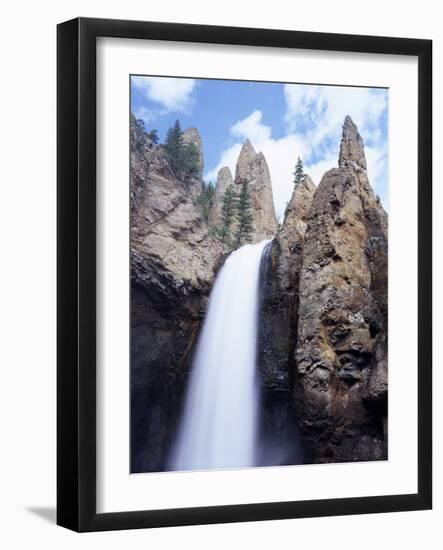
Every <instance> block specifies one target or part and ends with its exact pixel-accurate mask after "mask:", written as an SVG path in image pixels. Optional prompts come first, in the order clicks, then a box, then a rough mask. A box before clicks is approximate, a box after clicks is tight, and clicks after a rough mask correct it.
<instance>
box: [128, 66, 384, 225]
mask: <svg viewBox="0 0 443 550" xmlns="http://www.w3.org/2000/svg"><path fill="white" fill-rule="evenodd" d="M387 107H388V91H387V90H384V89H375V88H351V87H340V86H320V85H304V84H280V83H270V82H248V81H235V80H232V81H230V80H205V79H187V78H168V77H145V76H133V77H131V110H132V112H133V113H134V114H135V116H136V117H137V118H141V119H143V120H144V122H145V126H146V128H147V129H148V130H150V129H152V128H155V129H157V131H158V133H159V137H160V140H161V141H163V140H164V138H165V136H166V132H167V131H168V128H170V127H171V126H172V125H173V123H174V122H175V120H176V119H179V120H180V122H181V125H182V128H187V127H189V126H195V127H196V128H197V129H198V130H199V132H200V135H201V137H202V140H203V148H204V162H205V171H204V177H205V179H206V181H215V180H216V177H217V172H218V170H219V169H220V168H221V167H222V166H229V167H230V168H231V170H232V172H233V174H234V172H235V163H236V160H237V157H238V154H239V152H240V149H241V146H242V144H243V143H244V141H245V139H246V138H249V139H250V141H251V142H252V144H253V145H254V147H255V149H256V150H257V152H258V151H263V153H264V155H265V157H266V160H267V162H268V165H269V169H270V172H271V179H272V186H273V195H274V203H275V207H276V211H277V217H278V218H279V219H281V217H282V215H283V212H284V209H285V207H286V203H287V201H288V200H289V199H290V197H291V194H292V189H293V183H292V171H293V169H294V165H295V162H296V160H297V157H298V156H300V157H301V158H302V159H303V162H304V166H305V172H307V173H308V174H310V175H311V177H312V178H313V180H314V182H315V184H317V185H318V183H319V182H320V179H321V176H322V175H323V174H324V172H326V170H328V169H329V168H332V167H334V166H337V159H338V150H339V146H340V138H341V127H342V124H343V120H344V118H345V116H346V115H347V114H349V115H350V116H351V117H352V118H353V120H354V122H355V123H356V124H357V126H358V127H359V131H360V134H361V135H362V137H363V139H364V141H365V151H366V157H367V161H368V174H369V178H370V181H371V184H372V187H373V188H374V190H375V192H376V193H377V194H378V195H379V196H380V198H381V200H382V202H383V204H384V206H385V208H386V209H388V204H387V196H388V192H387Z"/></svg>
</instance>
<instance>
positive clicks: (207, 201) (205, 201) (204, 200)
mask: <svg viewBox="0 0 443 550" xmlns="http://www.w3.org/2000/svg"><path fill="white" fill-rule="evenodd" d="M214 193H215V185H214V184H213V183H211V182H210V183H205V182H203V183H202V190H201V193H200V195H199V196H198V197H197V201H196V202H197V205H198V206H199V207H200V210H201V213H202V215H203V218H204V219H205V221H206V222H207V221H208V219H209V210H210V208H211V204H212V199H213V197H214Z"/></svg>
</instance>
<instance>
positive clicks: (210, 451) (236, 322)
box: [171, 241, 269, 470]
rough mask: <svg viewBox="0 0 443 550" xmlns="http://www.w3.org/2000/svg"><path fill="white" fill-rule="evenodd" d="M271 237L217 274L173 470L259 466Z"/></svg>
mask: <svg viewBox="0 0 443 550" xmlns="http://www.w3.org/2000/svg"><path fill="white" fill-rule="evenodd" d="M268 242H269V241H262V242H260V243H258V244H254V245H245V246H243V247H241V248H239V249H238V250H236V251H235V252H233V253H232V254H231V255H230V256H229V257H228V259H227V260H226V262H225V264H224V266H223V268H222V269H221V271H220V273H219V275H218V276H217V279H216V281H215V284H214V288H213V290H212V292H211V295H210V298H209V304H208V311H207V314H206V318H205V321H204V323H203V329H202V332H201V334H200V338H199V341H198V344H197V349H196V354H195V357H194V362H193V365H192V371H191V378H190V382H189V386H188V390H187V396H186V402H185V409H184V416H183V419H182V423H181V426H180V429H179V433H178V437H177V442H176V444H175V447H174V449H173V452H172V461H171V462H172V463H171V469H173V470H203V469H210V468H244V467H248V466H254V465H255V451H256V437H257V417H258V411H257V408H258V405H257V403H258V390H257V381H256V355H257V324H258V304H259V273H260V260H261V256H262V253H263V250H264V248H265V246H266V244H267V243H268Z"/></svg>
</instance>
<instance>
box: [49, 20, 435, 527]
mask: <svg viewBox="0 0 443 550" xmlns="http://www.w3.org/2000/svg"><path fill="white" fill-rule="evenodd" d="M431 77H432V43H431V41H429V40H415V39H407V38H387V37H373V36H352V35H338V34H322V33H306V32H295V31H285V30H264V29H253V28H235V27H232V28H231V27H217V26H199V25H182V24H172V23H149V22H138V21H117V20H105V19H83V18H80V19H75V20H72V21H68V22H65V23H61V24H60V25H59V26H58V104H57V106H58V127H57V134H58V155H57V156H58V169H57V179H58V386H57V392H58V398H57V403H58V432H57V442H58V472H57V478H58V505H57V522H58V524H59V525H62V526H64V527H67V528H70V529H73V530H76V531H98V530H111V529H130V528H143V527H161V526H174V525H187V524H208V523H221V522H238V521H255V520H270V519H284V518H299V517H313V516H325V515H344V514H363V513H373V512H395V511H406V510H419V509H429V508H431V506H432V439H431V435H432V425H431V411H432V401H431V399H432V391H431V390H432V386H431V349H432V320H431V305H432V296H431V249H432V247H431V226H432V223H431V199H432V193H431V190H432V147H431V140H432V124H431V121H432V117H431V113H432V80H431Z"/></svg>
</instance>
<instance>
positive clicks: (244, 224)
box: [237, 180, 254, 246]
mask: <svg viewBox="0 0 443 550" xmlns="http://www.w3.org/2000/svg"><path fill="white" fill-rule="evenodd" d="M237 209H238V231H237V245H238V246H239V245H240V244H242V243H243V242H245V241H246V242H247V241H250V240H251V233H252V231H253V229H254V227H253V223H252V222H253V215H252V212H251V199H250V196H249V188H248V183H247V182H246V181H245V180H243V182H242V184H241V191H240V196H239V200H238V206H237Z"/></svg>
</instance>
